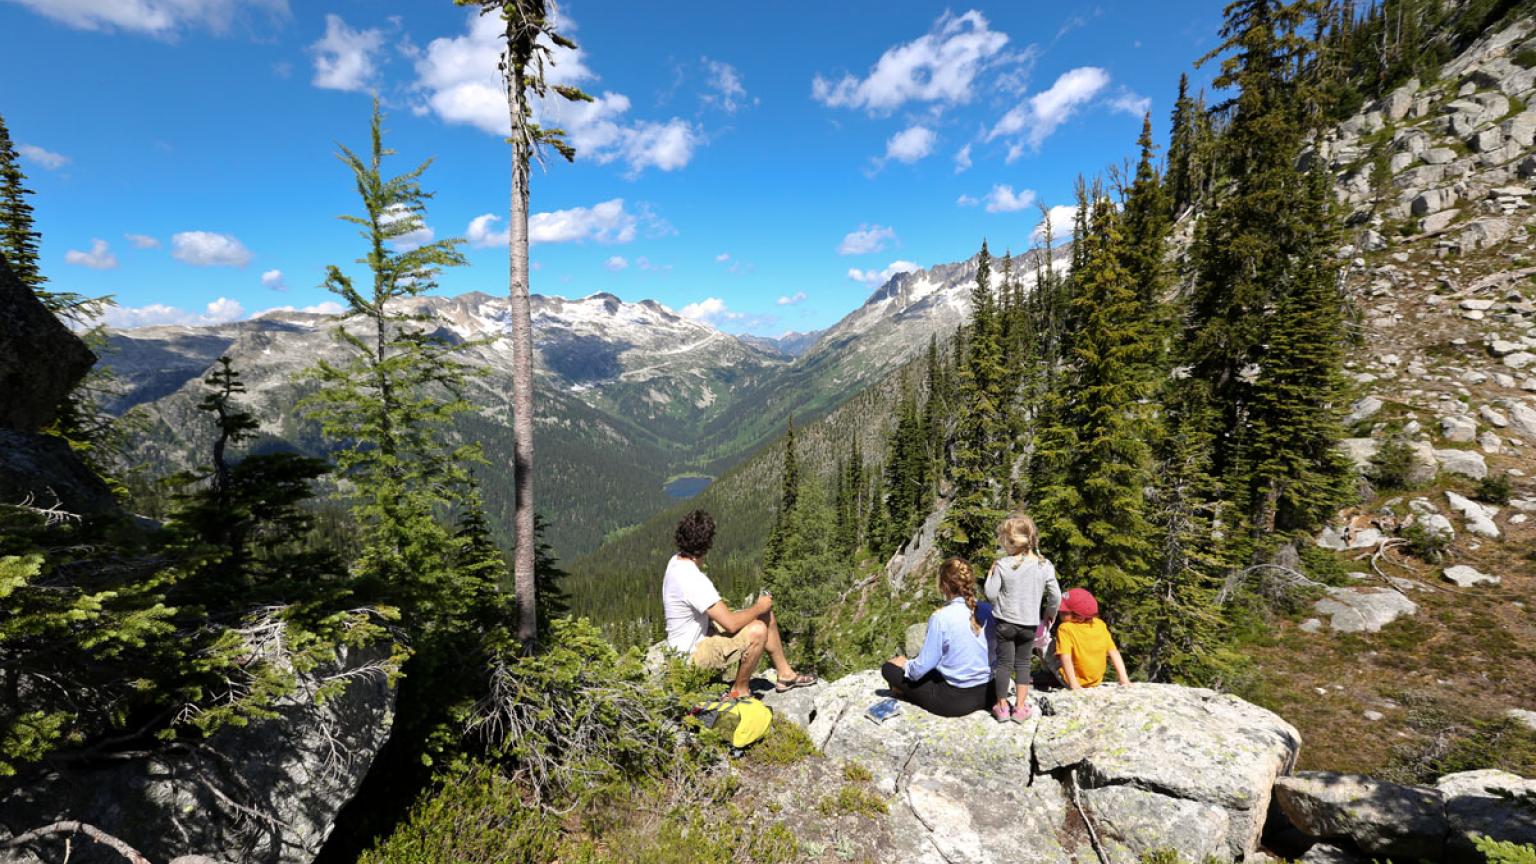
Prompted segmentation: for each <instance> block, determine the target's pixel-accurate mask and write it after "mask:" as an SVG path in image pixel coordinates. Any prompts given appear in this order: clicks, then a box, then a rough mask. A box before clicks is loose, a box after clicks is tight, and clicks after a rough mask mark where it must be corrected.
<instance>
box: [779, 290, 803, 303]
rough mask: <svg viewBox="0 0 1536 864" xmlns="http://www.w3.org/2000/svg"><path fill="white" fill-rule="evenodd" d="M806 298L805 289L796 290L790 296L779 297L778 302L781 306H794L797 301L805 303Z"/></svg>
mask: <svg viewBox="0 0 1536 864" xmlns="http://www.w3.org/2000/svg"><path fill="white" fill-rule="evenodd" d="M805 299H806V298H805V292H804V291H796V292H795V293H794V294H791V295H789V296H786V297H780V298H779V299H778V304H779V305H780V306H793V305H795V304H796V303H803V302H805Z"/></svg>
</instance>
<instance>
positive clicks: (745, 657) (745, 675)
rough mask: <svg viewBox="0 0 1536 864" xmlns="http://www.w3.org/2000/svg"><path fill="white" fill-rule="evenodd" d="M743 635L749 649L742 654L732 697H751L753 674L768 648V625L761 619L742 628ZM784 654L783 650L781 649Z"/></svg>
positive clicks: (732, 687)
mask: <svg viewBox="0 0 1536 864" xmlns="http://www.w3.org/2000/svg"><path fill="white" fill-rule="evenodd" d="M741 632H742V634H743V635H745V636H746V637H747V649H746V650H745V651H743V652H742V653H741V665H740V666H738V667H736V683H734V684H732V685H731V692H730V695H731V696H732V697H733V698H734V697H737V696H751V695H752V688H751V686H749V685H750V682H751V681H752V673H753V672H755V671H756V670H757V663H758V661H759V660H762V659H763V649H765V648H767V647H768V632H769V631H768V625H766V624H764V623H763V620H762V619H761V618H759V619H758V620H756V621H752V622H749V623H748V624H747V626H745V627H743V628H741ZM780 653H781V654H782V653H783V649H782V648H781V649H780Z"/></svg>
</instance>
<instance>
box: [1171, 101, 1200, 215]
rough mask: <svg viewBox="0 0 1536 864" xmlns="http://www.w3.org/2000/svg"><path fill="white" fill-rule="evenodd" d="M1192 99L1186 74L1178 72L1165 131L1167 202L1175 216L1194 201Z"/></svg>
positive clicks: (1195, 132) (1195, 129) (1195, 125)
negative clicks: (1177, 84)
mask: <svg viewBox="0 0 1536 864" xmlns="http://www.w3.org/2000/svg"><path fill="white" fill-rule="evenodd" d="M1198 123H1199V120H1198V118H1197V117H1196V116H1195V100H1194V99H1193V98H1192V97H1191V96H1190V95H1189V75H1188V74H1187V73H1186V74H1180V75H1179V95H1178V98H1176V99H1175V100H1174V102H1173V118H1172V122H1171V128H1170V131H1169V135H1168V178H1167V185H1168V205H1169V210H1170V213H1171V215H1173V216H1178V214H1180V213H1182V212H1184V210H1185V208H1187V207H1189V206H1190V205H1191V204H1193V203H1194V202H1195V159H1196V156H1195V147H1196V138H1197V136H1198V134H1199V128H1198Z"/></svg>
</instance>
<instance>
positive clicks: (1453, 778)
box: [1435, 769, 1536, 864]
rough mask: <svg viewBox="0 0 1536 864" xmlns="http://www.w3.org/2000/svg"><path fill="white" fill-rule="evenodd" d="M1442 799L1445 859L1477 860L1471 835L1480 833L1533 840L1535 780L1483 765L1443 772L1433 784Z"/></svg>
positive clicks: (1515, 840) (1535, 840)
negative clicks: (1446, 826) (1445, 833)
mask: <svg viewBox="0 0 1536 864" xmlns="http://www.w3.org/2000/svg"><path fill="white" fill-rule="evenodd" d="M1435 785H1436V788H1437V789H1438V790H1439V792H1440V795H1441V797H1443V798H1444V799H1445V818H1446V822H1447V823H1448V824H1449V829H1450V833H1449V836H1448V837H1447V838H1446V842H1445V860H1446V861H1449V862H1452V864H1461V862H1465V864H1474V862H1476V864H1481V862H1482V861H1483V856H1482V855H1481V854H1480V853H1479V852H1477V850H1476V849H1475V848H1474V847H1473V845H1472V838H1473V837H1476V836H1479V835H1483V836H1487V837H1492V838H1493V839H1495V840H1505V841H1508V842H1511V843H1536V780H1527V779H1525V778H1524V777H1520V776H1518V775H1515V774H1511V773H1509V772H1508V771H1497V770H1494V769H1484V770H1481V771H1463V772H1461V773H1459V774H1447V775H1445V776H1444V777H1441V778H1440V780H1439V781H1438V782H1437V783H1436V784H1435Z"/></svg>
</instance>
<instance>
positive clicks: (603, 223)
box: [528, 198, 640, 243]
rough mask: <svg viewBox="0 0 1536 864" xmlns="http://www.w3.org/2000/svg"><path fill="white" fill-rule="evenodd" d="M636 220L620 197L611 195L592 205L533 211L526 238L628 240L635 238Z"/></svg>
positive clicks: (546, 240)
mask: <svg viewBox="0 0 1536 864" xmlns="http://www.w3.org/2000/svg"><path fill="white" fill-rule="evenodd" d="M639 221H640V220H639V218H638V217H636V216H635V215H634V214H633V213H629V212H627V211H626V210H625V209H624V199H623V198H614V199H612V200H610V201H604V202H602V203H600V204H594V205H592V206H591V207H572V208H570V209H568V210H551V211H549V212H547V213H535V214H533V215H532V216H530V217H528V241H529V242H530V243H581V242H584V241H587V240H592V241H595V242H598V243H629V242H631V241H633V240H634V239H635V233H636V229H637V227H638V225H639Z"/></svg>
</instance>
